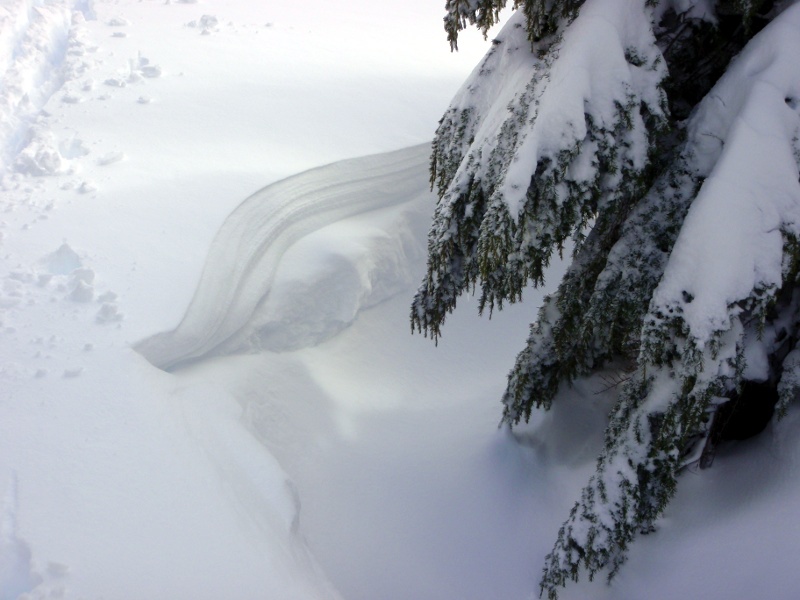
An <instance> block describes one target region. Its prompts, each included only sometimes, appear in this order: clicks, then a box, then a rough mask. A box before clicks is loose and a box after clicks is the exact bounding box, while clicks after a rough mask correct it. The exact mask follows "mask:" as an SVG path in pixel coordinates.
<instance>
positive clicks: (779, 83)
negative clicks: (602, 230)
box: [653, 5, 800, 345]
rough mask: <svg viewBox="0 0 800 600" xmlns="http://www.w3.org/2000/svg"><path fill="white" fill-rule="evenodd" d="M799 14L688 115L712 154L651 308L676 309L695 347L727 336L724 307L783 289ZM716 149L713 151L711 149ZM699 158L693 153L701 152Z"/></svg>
mask: <svg viewBox="0 0 800 600" xmlns="http://www.w3.org/2000/svg"><path fill="white" fill-rule="evenodd" d="M798 33H800V6H797V5H795V6H792V7H790V8H788V9H787V10H786V11H785V12H784V13H783V14H781V15H780V17H778V18H777V19H776V20H775V21H774V22H773V23H772V24H770V26H769V27H767V28H766V29H765V30H764V31H763V32H762V33H761V34H760V35H759V36H757V37H756V38H755V39H754V40H753V41H752V43H750V44H749V45H748V46H747V48H746V49H745V50H744V51H743V52H742V53H741V55H740V56H738V57H737V58H736V60H735V61H734V63H733V64H732V65H731V67H730V68H729V69H728V71H727V73H726V75H725V77H723V78H722V79H721V81H720V82H719V83H718V84H717V85H716V86H715V87H714V89H713V90H712V91H711V92H710V93H709V95H708V97H707V98H706V99H705V100H704V102H703V103H702V104H701V106H700V107H699V108H698V110H697V114H695V116H694V117H693V124H692V125H690V131H691V134H690V135H691V136H692V137H694V138H695V139H696V138H702V137H705V138H707V140H708V143H710V144H714V145H716V146H717V149H716V151H715V152H709V153H705V154H706V155H711V156H717V155H718V156H719V158H718V160H717V161H716V163H715V164H714V165H713V167H712V168H711V169H710V172H709V173H708V176H707V177H706V179H705V182H704V183H703V186H702V187H701V189H700V192H699V193H698V197H697V200H696V201H695V202H694V203H693V204H692V207H691V209H690V210H689V213H688V215H687V218H686V220H685V222H684V225H683V228H682V229H681V233H680V235H679V236H678V240H677V241H676V243H675V248H674V249H673V252H672V254H671V256H670V260H669V263H668V264H667V268H666V270H665V273H664V279H663V280H662V282H661V284H660V285H659V288H658V289H657V290H656V293H655V295H654V300H653V302H654V304H655V305H660V306H666V305H669V304H673V305H674V304H676V303H681V304H684V303H683V302H681V301H680V300H679V298H680V297H681V295H682V294H684V293H685V292H688V293H689V294H690V295H691V296H692V297H693V300H692V301H691V302H690V303H685V308H684V310H685V314H684V319H685V320H686V323H687V324H688V326H689V329H690V332H691V335H692V337H693V338H694V339H695V340H697V343H698V344H699V345H703V344H705V343H707V342H708V341H709V340H710V339H711V337H712V335H713V334H714V333H716V332H717V331H722V330H726V329H728V327H729V326H730V325H729V323H728V321H729V317H728V312H729V307H730V306H731V305H733V304H735V303H737V302H740V301H743V300H745V299H746V298H747V297H748V296H750V294H751V290H753V289H754V288H762V289H775V288H779V287H780V286H781V283H782V278H783V272H782V267H783V265H782V261H783V245H784V240H783V234H784V233H788V234H791V235H794V236H797V234H798V232H800V229H798V225H800V184H798V179H797V172H798V155H797V148H796V144H797V136H798V133H799V132H800V114H798V111H797V110H796V109H795V108H793V107H792V106H791V104H792V99H793V98H796V97H797V96H798V94H799V93H800V89H798V82H800V69H798V65H797V63H796V61H795V60H794V58H793V57H794V56H795V55H796V53H797V52H800V35H798ZM720 147H721V150H720V149H719V148H720ZM701 155H702V154H701Z"/></svg>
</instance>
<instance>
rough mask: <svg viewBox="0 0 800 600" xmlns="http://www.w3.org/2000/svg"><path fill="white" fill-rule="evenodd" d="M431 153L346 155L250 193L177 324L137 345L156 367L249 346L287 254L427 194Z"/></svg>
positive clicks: (424, 148) (216, 244)
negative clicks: (361, 217) (339, 224)
mask: <svg viewBox="0 0 800 600" xmlns="http://www.w3.org/2000/svg"><path fill="white" fill-rule="evenodd" d="M428 153H429V145H428V144H423V145H420V146H414V147H412V148H407V149H403V150H398V151H395V152H389V153H386V154H378V155H373V156H367V157H364V158H357V159H351V160H345V161H341V162H338V163H334V164H331V165H327V166H324V167H319V168H317V169H312V170H310V171H306V172H305V173H301V174H299V175H295V176H293V177H290V178H288V179H285V180H283V181H279V182H277V183H274V184H272V185H270V186H267V187H265V188H263V189H262V190H260V191H258V192H256V193H255V194H253V195H252V196H250V197H249V198H248V199H247V200H245V201H244V202H243V203H242V204H241V205H239V207H238V208H237V209H236V210H234V211H233V213H231V214H230V215H229V216H228V218H227V219H226V220H225V222H224V223H223V225H222V227H221V228H220V230H219V232H218V233H217V236H216V238H215V239H214V241H213V242H212V245H211V248H210V250H209V254H208V257H207V259H206V264H205V266H204V269H203V273H202V275H201V278H200V283H199V285H198V288H197V290H196V292H195V295H194V297H193V299H192V301H191V303H190V304H189V308H188V309H187V311H186V314H185V315H184V317H183V320H182V321H181V322H180V324H179V325H178V326H177V327H176V328H175V329H174V330H172V331H167V332H163V333H159V334H157V335H154V336H152V337H150V338H147V339H145V340H144V341H142V342H140V343H139V344H137V345H136V347H135V348H136V350H137V351H138V352H139V353H140V354H142V355H143V356H144V357H145V358H146V359H147V360H149V361H150V362H151V363H152V364H154V365H155V366H157V367H160V368H162V369H170V368H173V367H175V366H177V365H179V364H181V363H186V362H188V361H191V360H195V359H198V358H201V357H205V356H213V355H220V354H230V353H234V352H237V351H242V350H245V349H247V348H248V343H247V340H248V338H250V335H249V332H250V330H251V329H253V328H255V327H257V324H255V323H252V321H253V320H254V314H256V313H257V310H258V308H259V307H260V306H261V305H262V304H263V303H264V301H265V299H266V298H267V296H268V294H269V293H270V289H271V284H272V282H273V279H274V277H275V272H276V270H277V267H278V265H279V263H280V261H281V257H282V256H283V254H284V252H286V250H288V248H289V247H290V246H291V245H292V244H294V243H295V242H297V241H298V240H299V239H300V238H302V237H304V236H306V235H308V234H310V233H312V232H314V231H316V230H317V229H320V228H321V227H323V226H325V225H329V224H331V223H334V222H336V221H339V220H341V219H344V218H347V217H351V216H354V215H358V214H360V213H364V212H367V211H371V210H376V209H379V208H385V207H390V206H395V205H398V204H402V203H405V202H409V201H411V200H414V199H418V198H419V197H420V195H422V194H426V195H427V194H430V192H429V181H428ZM332 301H335V300H334V299H333V298H320V299H319V302H320V303H328V302H332ZM339 328H340V327H339ZM256 333H257V332H256Z"/></svg>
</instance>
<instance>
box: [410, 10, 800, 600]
mask: <svg viewBox="0 0 800 600" xmlns="http://www.w3.org/2000/svg"><path fill="white" fill-rule="evenodd" d="M456 4H459V3H456V2H449V3H448V8H451V6H455V5H456ZM462 4H463V6H466V7H467V8H466V9H465V10H466V12H463V13H459V14H462V15H463V18H462V20H461V21H459V23H460V27H463V26H465V24H466V23H467V22H470V23H477V24H478V25H479V26H481V25H480V23H481V21H480V19H481V18H482V17H480V15H479V14H478V12H476V11H478V10H479V9H481V10H484V11H489V10H490V8H491V10H499V8H498V4H497V3H491V6H490V5H489V4H486V5H485V6H484V5H483V4H482V3H479V2H467V3H460V4H459V5H462ZM518 5H519V6H523V10H522V11H520V12H519V13H518V14H517V15H515V16H514V17H513V18H512V19H511V21H510V22H509V23H508V24H507V25H506V27H505V28H504V29H503V31H502V32H501V34H500V35H499V36H498V39H497V40H496V41H495V45H494V46H493V48H492V49H491V50H490V52H489V53H488V54H487V57H486V59H485V60H484V61H483V62H482V63H481V65H480V66H479V67H478V68H477V69H476V70H475V71H474V72H473V74H472V75H471V76H470V78H469V79H468V81H467V82H466V84H465V85H464V87H463V88H462V89H461V91H460V92H459V94H458V95H457V96H456V98H455V99H454V101H453V103H452V105H451V107H450V109H449V110H448V111H447V113H446V114H445V116H444V117H443V119H442V121H441V122H440V125H439V129H438V130H437V135H436V138H435V140H434V143H433V155H432V159H431V183H432V185H435V186H436V187H437V188H438V191H439V196H440V200H439V202H438V205H437V208H436V212H435V215H434V221H433V225H432V228H431V231H430V234H429V246H428V250H429V259H428V273H427V276H426V278H425V280H424V281H423V283H422V286H421V287H420V289H419V292H418V293H417V295H416V296H415V298H414V302H413V305H412V311H411V322H412V328H414V329H416V330H418V331H422V332H425V333H426V334H430V335H431V337H433V338H434V339H438V336H439V335H440V334H441V326H442V324H443V322H444V319H445V317H446V315H447V314H448V313H449V312H450V311H452V310H453V309H454V308H455V306H456V301H457V298H458V296H459V295H460V294H462V293H464V292H465V291H469V289H470V288H473V289H475V288H477V287H480V288H481V301H480V307H481V310H483V309H484V308H485V307H487V306H488V307H489V309H490V311H491V310H492V309H493V308H494V307H495V306H497V307H498V308H502V305H503V303H504V302H515V301H517V300H519V299H520V297H521V294H522V290H523V288H524V287H525V286H526V285H527V284H528V283H530V282H532V283H534V284H535V285H540V284H542V283H543V270H544V267H545V266H546V265H547V263H548V261H549V259H550V257H551V256H552V252H554V251H556V250H558V251H562V250H563V248H564V246H565V244H567V243H570V241H572V242H574V244H575V251H574V254H573V263H572V265H571V266H570V268H569V270H568V271H567V273H566V275H565V276H564V279H563V281H562V282H561V284H560V286H559V287H558V289H557V290H556V291H555V293H553V294H552V295H551V296H549V297H548V298H547V299H546V300H545V303H544V305H543V306H542V308H541V310H540V313H539V318H538V320H537V322H536V323H534V324H533V325H532V326H531V332H530V336H529V339H528V343H527V346H526V348H525V349H524V350H523V351H522V352H521V353H520V354H519V356H518V357H517V361H516V364H515V366H514V369H513V370H512V371H511V373H510V375H509V381H508V387H507V390H506V393H505V395H504V398H503V402H504V415H503V419H504V421H505V422H506V423H508V424H510V425H513V424H516V423H518V422H519V421H521V420H527V419H528V418H529V416H530V414H531V410H532V409H534V408H548V407H549V406H550V403H551V402H552V401H553V399H554V397H555V396H556V395H557V392H558V390H559V387H560V386H561V385H562V384H563V383H565V382H566V383H569V382H571V381H572V380H573V379H574V378H576V377H580V376H584V375H587V374H589V373H591V372H592V371H593V370H595V369H597V368H599V367H601V366H603V365H604V364H606V363H607V362H608V361H610V360H613V359H616V358H619V357H624V358H626V359H628V360H630V361H631V362H632V363H633V364H634V365H635V366H633V367H632V371H631V373H630V375H629V376H628V377H626V378H625V379H626V380H625V382H624V383H623V384H622V385H621V386H620V393H619V398H618V402H617V405H616V407H615V408H614V410H613V411H612V414H611V419H610V423H609V426H608V429H607V432H606V443H605V448H604V451H603V453H602V454H601V456H600V457H599V459H598V465H597V472H596V473H595V475H594V476H593V477H592V478H591V480H590V481H589V483H588V484H587V486H586V487H585V488H584V490H583V493H582V495H581V498H580V499H579V501H578V502H577V503H576V504H575V507H574V509H573V510H572V512H571V513H570V515H569V518H568V519H567V521H566V522H565V524H564V527H562V529H561V530H560V532H559V535H558V539H557V541H556V544H555V546H554V548H553V551H552V552H551V554H550V555H549V556H548V558H547V564H546V566H545V570H544V574H543V578H542V582H541V592H542V593H545V592H546V593H547V595H548V597H549V598H555V597H556V596H557V594H558V590H559V589H560V587H561V586H563V585H564V584H565V583H566V582H567V581H568V580H570V579H577V577H578V574H579V572H580V571H581V570H583V569H585V570H586V571H588V574H589V576H590V577H593V576H594V575H595V574H596V573H598V572H600V571H606V572H607V573H608V574H609V577H611V576H613V575H614V573H616V571H617V569H618V568H619V567H620V565H621V564H622V563H623V562H624V560H625V556H626V552H627V549H628V546H629V544H630V543H631V541H632V540H633V539H634V538H635V536H636V534H637V533H639V532H640V531H649V530H651V529H652V528H653V526H654V522H655V520H656V519H657V518H658V516H659V515H660V514H661V513H662V512H663V510H664V508H665V507H666V505H667V503H668V502H669V500H670V499H671V497H672V496H673V494H674V492H675V489H676V486H677V481H678V474H679V472H680V470H681V469H682V468H683V466H684V465H685V464H686V461H687V460H694V458H693V457H696V456H697V455H698V454H697V451H696V450H695V449H696V448H703V452H702V454H703V456H705V455H706V452H707V451H709V450H708V448H709V444H711V445H712V446H713V443H716V442H715V441H714V440H717V439H719V437H720V432H719V430H718V429H717V430H716V431H714V428H719V427H724V426H725V424H724V423H723V424H721V425H720V424H719V422H718V421H719V419H717V418H715V417H716V416H717V415H718V414H722V413H723V412H724V411H722V410H721V409H720V407H721V406H723V405H728V404H730V403H735V402H739V401H743V400H741V397H742V393H743V392H742V390H743V388H744V387H745V383H746V382H764V383H765V385H766V386H767V387H768V388H770V389H773V390H774V391H775V395H774V398H776V399H777V402H778V406H777V409H778V412H779V413H780V412H781V411H782V410H785V407H786V405H787V404H788V402H790V401H791V400H792V399H793V398H795V397H796V396H797V395H798V394H800V358H798V356H800V354H798V350H797V349H794V347H795V345H796V344H797V342H798V340H800V286H798V283H800V183H798V175H799V174H800V141H798V140H800V63H798V61H797V56H800V4H798V3H797V2H793V1H789V2H786V3H784V4H781V3H776V4H774V5H773V4H772V3H769V2H765V3H759V2H747V3H742V2H738V1H729V2H726V1H723V2H718V3H717V5H716V7H715V8H713V9H712V7H711V6H710V5H708V4H707V3H704V2H696V3H693V2H688V3H683V2H677V1H676V2H668V1H664V2H662V3H659V2H651V1H647V2H645V1H644V0H587V1H586V2H585V3H584V4H583V5H582V6H580V8H579V9H578V8H577V7H578V6H579V4H573V3H564V4H561V5H558V4H557V3H550V4H545V3H537V2H534V1H533V0H531V1H526V2H520V3H518ZM542 7H545V8H546V10H545V13H546V14H548V15H550V16H553V15H556V16H553V20H551V21H549V22H550V23H551V25H552V27H550V28H549V29H547V31H546V32H545V33H543V31H544V30H537V31H531V24H530V13H531V11H534V10H539V9H541V8H542ZM562 10H563V11H565V12H559V11H562ZM470 11H473V12H470ZM715 11H716V12H715ZM759 11H761V12H759ZM454 14H455V13H454ZM481 14H484V15H490V13H489V12H485V13H481ZM491 14H495V15H496V13H491ZM473 17H474V18H473ZM490 17H491V15H490ZM483 18H484V19H485V18H488V17H483ZM491 18H496V16H495V17H491ZM491 18H489V20H491ZM770 21H771V22H770ZM483 22H488V21H485V20H484V21H483ZM768 22H769V24H768V25H767V26H766V27H764V25H765V24H766V23H768ZM712 23H713V24H712ZM761 28H763V31H761V32H760V33H758V34H756V31H758V30H759V29H761ZM458 29H459V28H456V29H454V30H453V31H455V32H456V33H457V31H458ZM448 31H450V30H448ZM754 35H755V37H753V36H754ZM751 38H752V39H751ZM531 40H533V43H532V45H531ZM452 41H453V38H451V42H452ZM737 53H739V56H738V57H737V58H735V59H734V60H731V57H733V56H735V55H736V54H737ZM667 67H669V71H670V75H669V77H667ZM723 73H724V75H723V76H722V77H721V78H720V77H719V75H720V74H723ZM717 79H719V80H718V81H716V80H717ZM668 106H669V107H674V108H675V115H678V116H677V117H676V116H675V115H672V116H670V115H669V110H668ZM687 117H688V119H687ZM684 119H687V120H685V121H684ZM763 402H772V404H774V402H775V401H774V400H763ZM766 410H767V413H766V414H767V418H768V417H769V416H770V415H771V412H770V411H771V410H772V405H771V404H770V405H769V406H767V407H766ZM726 414H729V413H726ZM711 451H712V452H713V448H711ZM709 463H710V460H706V461H705V464H709ZM701 464H704V463H703V461H702V459H701Z"/></svg>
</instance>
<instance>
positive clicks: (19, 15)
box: [0, 0, 93, 175]
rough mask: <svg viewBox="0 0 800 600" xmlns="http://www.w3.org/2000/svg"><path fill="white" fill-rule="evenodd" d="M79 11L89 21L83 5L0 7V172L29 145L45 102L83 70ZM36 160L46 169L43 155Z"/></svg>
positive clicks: (31, 2)
mask: <svg viewBox="0 0 800 600" xmlns="http://www.w3.org/2000/svg"><path fill="white" fill-rule="evenodd" d="M73 11H77V12H76V13H74V12H73ZM78 13H82V17H83V18H85V19H90V18H93V12H92V11H91V9H90V7H88V6H87V3H86V2H72V1H69V0H59V1H56V2H49V3H46V4H44V3H40V2H36V1H35V0H16V1H15V2H12V3H9V4H6V5H4V6H0V92H1V93H0V173H2V171H3V170H5V169H7V168H8V167H9V166H11V165H12V164H13V163H14V160H15V159H16V157H17V155H18V154H19V153H20V151H21V150H23V149H24V148H25V147H26V146H27V145H28V144H29V142H31V138H32V137H34V134H33V132H32V129H33V128H35V124H36V122H37V119H38V118H39V116H40V114H41V112H42V108H43V107H44V106H45V105H46V104H47V102H48V101H49V100H50V98H51V97H52V96H53V95H54V94H55V93H57V92H58V90H59V89H61V88H62V86H63V85H64V83H65V82H66V81H68V80H70V79H74V78H76V77H79V76H80V75H81V74H82V73H83V71H84V70H85V68H86V67H85V64H84V55H85V54H86V53H87V52H90V51H91V49H87V48H85V47H84V45H83V43H82V41H81V39H80V31H79V27H78V25H79V23H80V20H81V16H80V14H78ZM39 158H40V159H41V162H43V163H45V165H47V162H48V161H47V157H41V156H40V157H39ZM47 168H49V166H45V170H47ZM34 174H35V175H39V174H43V173H40V172H34Z"/></svg>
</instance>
